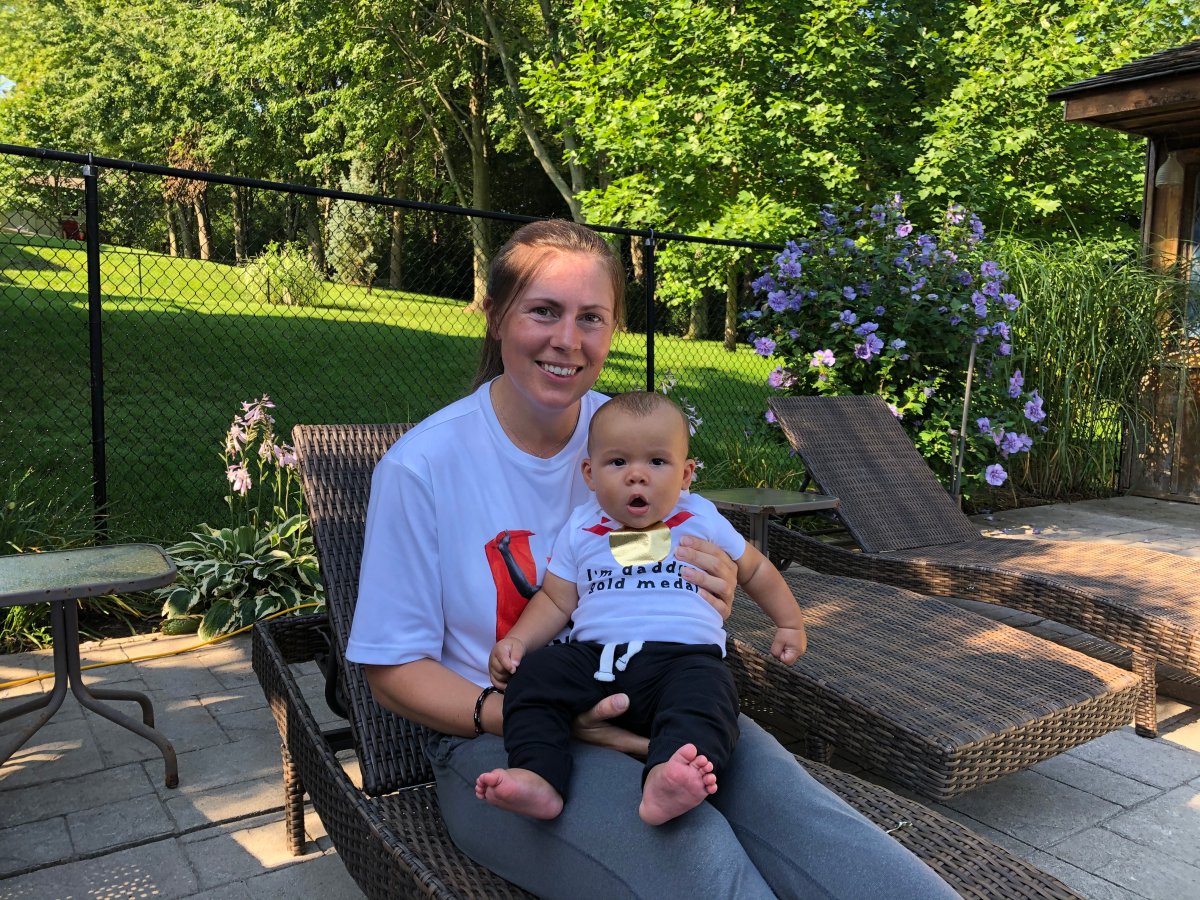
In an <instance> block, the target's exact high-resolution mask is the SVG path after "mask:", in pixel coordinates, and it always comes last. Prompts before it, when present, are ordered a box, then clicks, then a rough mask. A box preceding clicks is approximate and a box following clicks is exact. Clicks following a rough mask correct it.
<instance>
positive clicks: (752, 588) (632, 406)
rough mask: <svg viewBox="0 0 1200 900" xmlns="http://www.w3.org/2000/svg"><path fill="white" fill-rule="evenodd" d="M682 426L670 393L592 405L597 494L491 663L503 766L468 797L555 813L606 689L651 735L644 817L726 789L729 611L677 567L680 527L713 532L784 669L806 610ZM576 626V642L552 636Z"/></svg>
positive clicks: (568, 529)
mask: <svg viewBox="0 0 1200 900" xmlns="http://www.w3.org/2000/svg"><path fill="white" fill-rule="evenodd" d="M695 467H696V464H695V460H693V459H690V458H689V457H688V423H687V419H686V418H685V417H684V415H683V413H682V412H681V411H680V410H679V408H678V407H677V406H675V404H674V403H672V402H671V401H670V400H668V399H667V398H666V397H664V396H663V395H661V394H655V393H649V392H636V393H629V394H621V395H619V396H617V397H614V398H613V399H612V400H610V401H609V402H607V403H605V404H604V405H603V406H602V407H600V409H599V410H597V412H596V413H595V415H594V416H593V417H592V422H591V428H590V431H589V433H588V458H587V459H585V460H584V461H583V477H584V479H585V481H586V482H587V485H588V487H589V488H591V489H592V491H593V492H594V494H595V496H594V498H593V499H592V500H591V501H589V502H588V503H585V504H583V505H582V506H579V507H577V508H576V509H575V510H574V512H573V513H572V514H571V517H570V519H569V520H568V522H567V524H566V526H565V527H564V528H563V530H562V531H561V532H560V533H559V535H558V537H557V539H556V541H555V543H554V551H553V554H552V556H551V559H550V563H549V565H548V567H547V571H546V576H545V580H544V583H543V585H542V587H541V589H540V590H539V591H538V592H537V593H536V594H535V595H534V596H533V598H532V599H531V600H530V602H529V605H528V606H527V607H526V608H525V610H524V612H522V614H521V616H520V618H519V619H518V620H517V622H516V624H515V625H513V627H512V630H510V631H509V633H508V635H507V636H505V638H504V639H503V640H501V641H500V642H499V643H497V644H496V646H495V647H494V648H493V650H492V654H491V658H490V660H489V672H490V674H491V677H492V681H493V683H494V684H495V685H496V686H497V687H499V688H505V687H506V694H505V698H504V747H505V749H506V750H507V751H508V762H509V768H507V769H494V770H493V771H491V772H485V773H483V774H482V775H480V776H479V778H478V779H477V780H476V783H475V794H476V796H477V797H479V798H480V799H481V800H486V801H487V802H488V803H491V804H492V805H493V806H497V807H500V808H502V809H507V810H511V811H513V812H517V813H521V814H524V815H527V816H532V817H534V818H538V819H553V818H555V817H556V816H558V814H559V813H560V812H561V811H562V808H563V802H564V798H565V797H566V794H567V788H568V784H569V781H570V774H571V753H570V747H569V739H570V731H571V722H572V720H573V719H574V718H575V716H576V715H578V714H579V713H581V712H584V711H586V710H588V709H591V708H592V707H593V706H595V704H596V703H598V702H599V701H600V700H601V699H603V698H604V697H605V696H606V695H608V694H610V693H613V692H624V693H625V694H628V695H629V700H630V703H629V710H628V712H627V713H625V714H624V715H623V716H622V717H621V719H620V720H619V724H621V725H623V726H625V727H627V728H630V729H632V730H634V731H636V732H637V733H639V734H643V735H645V736H648V737H649V738H650V747H649V753H648V756H647V759H646V765H645V768H644V770H643V775H642V779H643V785H642V799H641V804H640V806H639V808H638V813H639V815H640V816H641V818H642V820H643V821H645V822H647V823H649V824H651V825H661V824H662V823H664V822H667V821H669V820H671V819H673V818H675V817H677V816H680V815H682V814H683V813H685V812H687V811H688V810H690V809H692V808H694V807H696V806H698V805H699V804H700V803H701V802H702V801H703V800H704V799H705V798H706V797H707V796H708V795H709V794H712V793H713V792H715V791H716V789H717V775H718V773H719V772H720V771H721V768H722V767H723V766H724V765H725V764H726V763H727V762H728V761H729V758H730V756H731V754H732V752H733V748H734V745H735V744H736V742H737V736H738V722H737V718H738V700H737V692H736V690H735V688H734V684H733V678H732V676H731V675H730V673H729V670H728V669H727V668H726V667H725V664H724V663H723V662H722V657H723V656H724V654H725V631H724V627H723V625H724V623H723V622H722V620H721V617H720V615H719V614H718V613H717V611H716V610H715V609H714V608H713V607H712V605H710V604H709V603H708V602H707V601H706V600H705V599H704V598H703V597H702V596H701V595H700V592H699V588H697V587H696V586H695V585H693V584H692V583H691V582H690V581H688V580H687V579H685V578H683V577H682V572H683V569H684V566H685V564H684V563H682V562H679V561H677V560H676V559H675V556H674V552H673V551H674V548H675V547H677V546H678V544H679V539H680V538H681V537H683V536H684V535H688V534H691V535H696V536H699V537H702V538H705V539H707V540H710V541H713V542H714V543H716V544H717V545H719V546H720V547H721V548H722V549H724V550H725V551H726V552H727V553H728V554H729V555H730V557H731V558H732V559H734V560H735V561H736V562H737V581H738V584H739V585H741V586H742V587H743V588H744V589H745V591H746V593H748V594H749V595H750V597H751V598H753V600H754V601H755V602H756V603H757V604H758V605H759V606H761V607H762V609H763V610H764V611H765V612H766V613H767V614H768V615H769V616H770V617H771V619H772V620H773V621H774V622H775V625H776V632H775V638H774V641H773V642H772V645H771V653H772V654H773V655H774V656H775V657H776V658H778V659H779V660H781V661H782V662H784V663H786V664H788V665H791V664H792V663H794V662H795V661H796V660H797V659H798V658H799V656H800V654H802V653H803V652H804V650H805V646H806V638H805V633H804V618H803V616H802V614H801V612H800V608H799V606H797V604H796V600H795V597H793V596H792V592H791V590H790V589H789V588H788V586H787V583H786V582H785V581H784V579H783V576H782V575H780V574H779V571H778V570H777V569H776V568H775V567H774V566H773V565H772V564H771V562H770V561H769V560H767V558H766V557H765V556H763V554H762V553H760V552H759V551H758V550H756V549H755V548H754V547H752V546H750V545H748V544H747V543H746V542H745V540H744V539H743V538H742V537H741V536H740V535H739V534H738V533H737V531H735V530H734V528H733V527H732V526H731V525H730V524H729V522H728V521H727V520H726V519H725V518H724V517H722V516H721V514H720V513H719V512H718V511H717V509H716V507H714V506H713V505H712V503H710V502H709V501H708V500H705V499H704V498H703V497H700V496H697V495H694V494H691V493H688V492H687V490H686V489H687V487H688V485H690V484H691V481H692V474H693V472H694V471H695ZM568 623H570V624H571V637H570V642H569V643H565V644H559V643H556V644H551V645H549V646H546V644H547V642H548V641H550V640H551V639H552V638H554V637H555V636H556V635H558V634H559V633H560V632H561V631H562V630H563V629H564V628H565V627H566V626H567V625H568Z"/></svg>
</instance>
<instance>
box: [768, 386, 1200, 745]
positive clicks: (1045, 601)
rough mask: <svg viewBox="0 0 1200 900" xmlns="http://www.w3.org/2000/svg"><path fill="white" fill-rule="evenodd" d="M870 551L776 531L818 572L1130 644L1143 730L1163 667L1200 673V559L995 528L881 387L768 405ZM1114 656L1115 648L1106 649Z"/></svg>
mask: <svg viewBox="0 0 1200 900" xmlns="http://www.w3.org/2000/svg"><path fill="white" fill-rule="evenodd" d="M770 405H771V408H772V410H774V412H775V415H776V416H777V418H778V420H779V422H780V424H781V425H782V427H783V430H784V432H785V434H787V437H788V440H789V441H790V442H791V444H792V446H793V447H794V448H795V450H796V452H797V453H799V454H800V457H801V458H802V459H803V460H804V464H805V466H806V468H807V470H808V473H809V475H810V476H811V477H812V479H813V480H814V481H815V482H816V483H817V484H818V485H820V487H821V490H822V491H824V492H825V493H828V494H833V495H835V496H837V497H838V498H839V500H840V501H841V503H840V506H839V507H838V512H837V515H838V517H839V518H840V519H841V521H842V523H843V524H845V526H846V528H847V529H848V530H849V532H850V535H851V536H852V537H853V538H854V540H855V542H857V544H858V546H859V548H861V551H862V552H858V551H853V550H847V549H845V548H841V547H836V546H834V545H833V544H830V543H824V542H821V541H817V540H814V539H811V538H807V537H804V536H803V535H801V534H799V533H798V532H794V531H789V530H788V529H784V528H782V527H780V526H773V527H772V530H771V541H772V552H773V553H779V554H782V555H784V556H787V557H789V558H791V559H794V560H796V561H798V562H801V563H803V564H804V565H807V566H810V567H811V568H814V569H817V570H818V571H821V572H828V573H832V574H845V575H853V576H854V577H857V578H868V579H871V580H874V581H881V582H885V583H888V584H893V585H899V586H901V587H905V588H908V589H910V590H914V591H919V592H921V593H923V594H932V595H935V596H941V597H967V598H972V599H977V600H985V601H988V602H991V603H998V604H1002V605H1004V606H1009V607H1012V608H1014V609H1020V610H1024V611H1026V612H1032V613H1037V614H1038V615H1041V616H1044V617H1046V618H1048V619H1052V620H1054V621H1057V622H1061V623H1063V624H1065V625H1069V626H1071V627H1073V628H1078V629H1079V630H1080V631H1083V632H1086V633H1088V634H1090V635H1094V636H1095V637H1096V638H1099V639H1100V640H1101V641H1103V642H1108V643H1110V644H1113V645H1117V646H1118V647H1120V648H1126V649H1127V650H1128V651H1130V653H1129V657H1130V665H1131V666H1132V668H1133V671H1134V673H1135V674H1137V675H1138V676H1139V677H1140V678H1141V680H1142V681H1141V691H1140V695H1139V698H1138V704H1137V715H1136V726H1137V732H1138V734H1140V735H1142V736H1143V737H1154V736H1155V735H1156V734H1157V729H1158V723H1157V720H1156V716H1155V688H1156V677H1157V676H1156V669H1158V668H1160V667H1161V668H1162V670H1163V672H1164V673H1165V674H1167V675H1172V677H1177V678H1178V680H1181V681H1185V682H1194V680H1195V677H1196V676H1197V675H1200V561H1197V560H1192V559H1186V558H1182V557H1178V556H1173V555H1169V554H1164V553H1155V552H1153V551H1149V550H1143V549H1140V548H1137V547H1126V546H1118V545H1112V544H1081V543H1078V542H1059V541H1033V540H1016V539H1007V538H1005V539H996V538H986V537H983V536H982V535H981V534H980V533H979V529H978V528H976V527H975V526H974V525H973V524H972V523H971V520H970V519H968V518H967V516H966V515H964V514H963V513H962V511H961V510H959V508H958V506H957V505H956V504H955V502H954V501H953V499H952V498H951V497H950V496H949V494H948V493H947V492H946V491H945V489H943V488H942V486H941V484H940V483H939V482H938V481H937V479H936V478H935V477H934V475H933V473H932V471H930V469H929V467H928V466H927V465H926V464H925V461H924V460H923V459H922V458H921V455H920V454H919V453H918V452H917V450H916V448H915V447H914V446H913V444H912V442H911V441H910V440H909V438H908V436H907V434H906V433H905V431H904V429H903V428H902V427H901V425H900V423H899V422H898V421H896V419H895V417H894V416H893V415H892V414H891V412H890V411H889V410H888V408H887V406H886V404H885V403H884V402H883V400H881V399H880V398H879V397H875V396H864V397H785V398H774V399H772V400H771V402H770ZM1108 656H1109V658H1110V659H1116V658H1117V657H1116V656H1115V655H1113V654H1108Z"/></svg>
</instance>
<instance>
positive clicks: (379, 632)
mask: <svg viewBox="0 0 1200 900" xmlns="http://www.w3.org/2000/svg"><path fill="white" fill-rule="evenodd" d="M623 302H624V271H623V269H622V267H621V265H620V263H619V261H618V260H617V259H616V258H615V257H614V255H613V254H612V252H611V251H610V250H609V248H608V246H607V245H606V244H605V243H604V241H603V240H601V239H600V238H599V237H598V236H597V235H595V234H594V233H593V232H591V231H590V230H588V229H586V228H584V227H582V226H580V225H576V224H575V223H572V222H565V221H551V222H535V223H531V224H529V225H526V226H524V227H523V228H521V229H520V230H519V231H518V232H517V233H516V234H514V235H513V237H512V238H511V239H510V240H509V241H508V243H507V244H505V246H504V247H503V248H502V249H501V250H500V251H499V252H498V253H497V254H496V257H495V259H494V260H493V263H492V267H491V270H490V273H489V280H488V296H487V298H486V300H485V301H484V311H485V313H486V315H487V336H486V337H485V340H484V348H483V353H482V356H481V360H480V369H479V372H478V373H477V375H476V386H475V390H474V392H473V393H472V394H470V395H468V396H467V397H465V398H463V399H462V400H459V401H457V402H455V403H452V404H451V405H449V406H448V407H446V408H444V409H442V410H440V411H439V412H437V413H435V414H433V415H432V416H430V417H429V418H428V419H426V420H425V421H424V422H422V423H421V424H420V425H418V426H417V427H416V428H414V429H412V430H411V431H410V432H408V433H407V434H406V435H405V436H404V438H403V439H402V440H400V441H399V442H398V443H397V444H396V445H395V446H394V447H392V448H391V450H389V451H388V453H387V454H385V456H384V457H383V459H382V460H381V461H380V463H379V466H378V467H377V468H376V470H375V474H374V477H373V480H372V484H371V502H370V507H369V513H368V521H367V532H366V542H365V546H364V553H363V565H362V576H361V580H360V585H359V599H358V606H357V613H356V615H355V620H354V626H353V629H352V633H351V637H350V642H349V647H348V650H347V656H348V658H349V659H351V660H353V661H355V662H360V663H364V664H365V665H366V667H367V668H366V673H367V678H368V681H369V682H370V684H371V689H372V691H373V692H374V694H375V696H376V698H377V699H378V700H379V702H380V703H382V704H383V705H384V706H386V707H388V708H389V709H391V710H393V711H395V712H397V713H399V714H400V715H403V716H406V717H408V718H410V719H412V720H414V721H417V722H420V723H422V724H424V725H426V726H427V727H429V728H430V729H431V730H432V731H433V732H434V734H433V736H432V738H431V740H430V742H429V745H428V747H427V752H428V753H429V755H430V758H431V760H432V762H433V767H434V771H435V774H436V777H437V783H438V797H439V801H440V803H441V807H442V813H443V816H444V817H445V820H446V824H447V827H448V828H449V830H450V834H451V836H452V837H453V838H454V840H455V842H456V843H457V844H458V846H459V847H461V848H462V850H463V851H464V852H465V853H467V855H468V856H470V857H471V858H473V859H475V860H476V861H478V862H480V863H481V864H483V865H485V866H487V867H488V868H490V869H492V870H494V871H496V872H498V873H499V874H501V875H503V876H504V877H505V878H507V879H509V880H510V881H513V882H515V883H516V884H519V885H521V886H522V887H524V888H526V889H527V890H529V891H531V892H533V893H536V894H539V895H541V896H546V897H554V896H562V897H573V898H574V897H585V896H595V897H603V898H616V897H656V898H657V897H672V896H680V897H686V896H693V897H738V898H758V897H763V898H768V897H774V896H781V897H807V898H819V897H839V898H848V897H874V896H887V897H892V898H899V897H912V898H918V897H919V898H922V900H928V898H938V897H954V896H957V895H956V894H954V892H952V891H951V890H950V889H949V888H948V887H947V886H946V885H945V884H944V883H943V882H942V881H941V880H940V879H939V878H938V877H937V876H936V875H935V874H934V873H933V872H932V871H931V870H930V869H929V868H928V867H926V866H925V865H924V864H923V863H922V862H920V861H919V860H918V859H916V857H914V856H912V855H911V854H910V853H908V851H906V850H904V849H903V848H902V847H900V845H899V844H897V843H895V842H894V841H893V840H892V839H891V838H889V837H887V836H886V835H885V834H884V833H883V832H882V831H880V830H879V829H878V828H877V827H876V826H874V825H873V824H871V823H870V822H868V821H867V820H865V819H863V818H862V817H861V816H859V815H858V814H857V813H856V812H854V811H853V810H852V809H850V807H848V806H847V805H846V804H845V803H843V802H842V801H841V800H840V799H838V798H837V797H835V796H834V795H833V794H831V793H830V792H829V791H827V790H825V789H824V788H822V787H821V786H819V785H818V784H817V783H816V782H815V781H813V779H812V778H811V777H809V776H808V775H807V773H805V772H804V770H803V769H802V768H801V767H800V766H799V765H797V763H796V762H795V760H794V758H793V757H792V756H791V754H789V753H788V752H787V751H785V750H784V749H783V748H782V747H781V746H780V745H779V744H778V743H777V742H776V741H775V740H774V739H773V738H771V737H770V736H769V735H767V734H766V733H765V732H763V731H762V729H760V728H759V727H758V726H757V725H755V724H754V723H753V722H751V721H750V720H749V719H747V718H746V717H744V716H743V717H741V719H740V720H739V725H740V730H741V738H740V741H739V743H738V747H737V750H736V751H735V754H734V756H733V759H732V761H731V763H730V765H729V766H728V769H727V772H726V774H725V776H724V777H723V779H722V781H721V784H720V788H719V790H718V791H717V793H716V794H714V795H713V796H712V798H711V800H710V801H709V802H706V803H702V804H701V805H700V806H698V807H697V808H696V809H694V810H692V811H691V812H689V813H687V814H685V815H684V816H681V817H679V818H678V819H675V820H673V821H672V822H671V823H669V824H667V825H663V826H657V827H655V826H650V825H647V824H645V823H644V822H642V821H641V820H640V819H639V818H638V815H637V808H638V798H639V796H640V793H641V771H642V764H641V762H640V761H639V760H637V759H635V758H633V757H632V756H630V755H627V754H629V753H634V754H638V753H640V754H644V753H645V751H646V746H647V742H646V739H645V738H640V737H638V736H636V735H633V734H631V733H629V732H626V731H624V730H623V729H621V728H619V727H617V726H615V725H613V724H611V723H610V722H609V720H610V719H613V718H614V717H617V716H619V715H620V713H621V712H622V711H623V709H624V708H625V705H626V704H627V702H628V701H627V698H625V697H624V696H623V695H614V696H611V697H609V698H607V699H606V700H605V701H604V702H602V703H600V704H598V705H597V707H596V708H595V709H593V710H592V711H591V712H590V713H589V714H586V715H585V716H582V717H581V719H580V721H579V722H577V727H576V729H575V734H576V737H577V738H579V740H580V743H579V745H578V746H577V747H576V748H575V749H574V751H573V753H574V755H575V769H574V774H573V776H572V779H571V783H570V802H569V803H568V804H567V807H566V810H565V811H564V813H563V814H562V815H561V816H559V817H558V818H557V819H554V820H552V821H539V820H534V819H529V818H526V817H523V816H519V815H516V814H513V813H509V812H505V811H503V810H500V809H497V808H495V807H492V806H489V805H488V804H486V803H482V802H480V801H479V800H477V799H476V797H475V779H476V777H477V776H478V775H479V774H480V773H481V772H486V771H490V770H491V769H494V768H497V767H501V766H503V765H504V764H505V759H506V754H505V751H504V746H503V742H502V740H501V739H500V737H499V735H500V734H501V733H502V730H503V721H502V720H503V713H502V702H501V698H500V697H499V696H497V695H496V693H495V691H494V689H492V688H491V687H490V679H489V676H488V670H487V665H488V656H489V653H490V651H491V648H492V646H493V645H494V644H495V642H496V640H497V639H498V638H500V637H503V636H504V634H505V633H507V631H508V628H509V627H511V625H512V624H513V622H515V621H516V618H517V616H518V615H519V614H520V611H521V609H522V608H523V606H524V603H525V599H526V597H527V596H528V591H529V589H530V588H529V586H530V585H533V584H536V583H537V582H538V580H539V579H540V577H541V575H542V573H543V571H544V568H545V562H546V559H547V556H548V555H549V552H550V542H551V541H552V540H553V539H554V536H555V535H556V534H557V532H558V530H559V528H560V527H561V526H562V524H563V523H564V522H565V521H566V519H567V517H568V515H569V514H570V511H571V510H572V509H573V508H574V507H575V506H576V505H578V504H579V503H580V502H582V501H583V500H584V499H585V498H586V496H587V488H586V485H585V484H584V481H583V478H582V475H581V472H580V462H581V460H582V459H583V457H584V455H585V454H586V437H587V428H588V422H589V420H590V418H591V415H592V413H593V412H595V410H596V409H597V408H598V407H599V405H600V404H602V403H603V402H604V400H605V399H606V398H605V397H604V396H603V395H601V394H598V393H596V392H595V391H593V390H592V387H593V385H594V384H595V383H596V379H597V378H598V377H599V375H600V370H601V368H602V367H603V365H604V361H605V359H606V357H607V355H608V351H609V347H610V344H611V341H612V337H613V334H614V332H615V330H616V328H617V326H618V324H619V323H620V321H621V320H622V315H623ZM685 541H686V542H690V546H687V547H685V548H681V551H680V554H679V556H680V558H681V559H683V560H684V561H686V562H688V563H690V564H691V565H692V566H694V567H695V568H693V569H690V570H689V571H688V573H687V575H686V576H685V577H687V578H688V579H689V580H690V581H692V582H693V583H695V584H696V585H697V587H699V588H700V591H701V593H702V594H703V595H704V596H705V597H706V598H707V599H708V600H709V602H711V603H713V605H714V606H715V607H717V609H718V610H719V611H720V612H721V613H722V615H728V612H729V608H730V604H731V602H732V597H733V586H734V583H735V572H736V568H735V566H734V563H733V561H732V560H731V559H730V558H729V557H728V555H726V554H725V553H724V552H723V551H721V550H720V549H719V548H717V547H716V546H715V545H713V544H711V543H708V542H706V541H698V540H695V539H691V538H688V539H685ZM622 751H623V752H622Z"/></svg>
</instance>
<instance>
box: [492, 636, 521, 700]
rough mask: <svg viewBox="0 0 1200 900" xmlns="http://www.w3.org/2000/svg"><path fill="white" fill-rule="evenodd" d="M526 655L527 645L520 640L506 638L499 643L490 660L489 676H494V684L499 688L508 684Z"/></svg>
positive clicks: (493, 649) (494, 648)
mask: <svg viewBox="0 0 1200 900" xmlns="http://www.w3.org/2000/svg"><path fill="white" fill-rule="evenodd" d="M524 655H525V644H524V642H523V641H522V640H521V639H520V638H514V637H506V638H504V640H502V641H500V642H498V643H497V644H496V646H495V647H493V648H492V655H491V656H490V657H489V658H488V674H489V675H491V676H492V684H494V685H495V686H496V687H498V688H502V687H504V686H505V685H506V684H508V679H509V678H510V677H512V673H513V672H515V671H517V666H519V665H520V664H521V657H523V656H524Z"/></svg>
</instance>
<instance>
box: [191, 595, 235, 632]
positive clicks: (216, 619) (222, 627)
mask: <svg viewBox="0 0 1200 900" xmlns="http://www.w3.org/2000/svg"><path fill="white" fill-rule="evenodd" d="M233 614H234V608H233V604H232V603H230V602H229V601H228V600H218V601H217V602H216V603H214V604H213V605H212V608H211V609H210V610H209V611H208V612H207V613H205V614H204V620H203V621H202V622H201V623H200V630H199V635H200V637H201V639H203V640H208V639H209V638H214V637H216V636H217V635H218V634H222V633H223V632H225V631H226V630H228V627H229V622H230V620H231V619H232V618H233Z"/></svg>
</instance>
